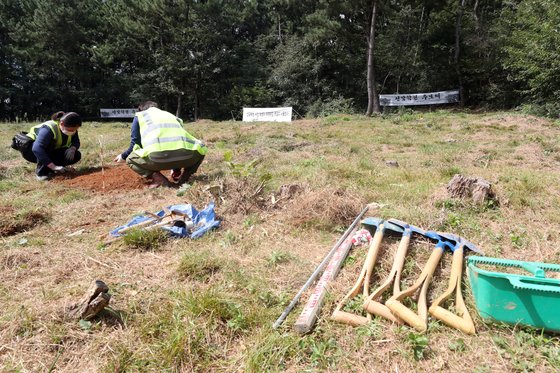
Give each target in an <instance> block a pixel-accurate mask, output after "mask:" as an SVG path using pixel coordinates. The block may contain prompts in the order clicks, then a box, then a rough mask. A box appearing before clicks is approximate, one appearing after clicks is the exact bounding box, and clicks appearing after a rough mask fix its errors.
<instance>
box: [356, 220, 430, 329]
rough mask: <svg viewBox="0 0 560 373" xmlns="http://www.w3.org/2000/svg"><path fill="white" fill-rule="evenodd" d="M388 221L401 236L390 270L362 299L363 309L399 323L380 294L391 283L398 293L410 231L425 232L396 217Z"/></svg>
mask: <svg viewBox="0 0 560 373" xmlns="http://www.w3.org/2000/svg"><path fill="white" fill-rule="evenodd" d="M389 222H390V223H391V224H392V225H393V226H396V227H398V228H399V229H400V232H402V238H401V241H400V243H399V247H398V248H397V251H396V253H395V258H394V259H393V266H392V268H391V272H390V273H389V275H388V276H387V278H386V279H385V281H384V282H383V283H382V284H381V285H380V286H379V287H378V288H377V289H375V290H374V291H373V292H372V293H371V295H370V296H369V297H367V298H366V300H365V301H364V309H365V310H366V311H367V312H369V313H371V314H374V315H377V316H381V317H384V318H386V319H387V320H390V321H393V322H395V323H399V324H400V323H402V320H400V319H399V318H397V317H396V316H395V315H393V314H392V313H391V310H390V309H389V308H388V307H387V306H386V305H384V304H383V303H381V302H380V301H379V300H380V297H381V295H382V294H383V293H384V292H385V291H387V290H388V289H389V287H390V286H391V284H393V294H398V293H400V282H401V274H402V268H403V265H404V260H405V257H406V253H407V252H408V246H409V244H410V239H411V236H412V233H413V232H414V233H418V234H421V235H424V234H425V233H426V232H425V231H424V230H423V229H420V228H418V227H414V226H411V225H409V224H407V223H405V222H402V221H400V220H397V219H389Z"/></svg>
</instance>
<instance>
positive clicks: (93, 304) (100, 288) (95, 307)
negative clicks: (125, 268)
mask: <svg viewBox="0 0 560 373" xmlns="http://www.w3.org/2000/svg"><path fill="white" fill-rule="evenodd" d="M108 291H109V287H108V286H107V285H106V284H105V283H104V282H103V281H101V280H96V281H94V283H93V284H92V285H91V287H90V288H89V290H88V291H87V293H86V294H84V296H83V297H82V299H81V300H80V301H79V302H78V303H76V304H74V305H72V306H70V307H69V309H68V316H70V317H71V318H73V319H78V320H90V319H92V318H93V317H95V315H97V314H98V313H99V312H101V310H103V309H104V308H105V307H106V306H108V305H109V301H110V300H111V295H110V294H109V293H108Z"/></svg>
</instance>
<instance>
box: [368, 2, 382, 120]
mask: <svg viewBox="0 0 560 373" xmlns="http://www.w3.org/2000/svg"><path fill="white" fill-rule="evenodd" d="M376 13H377V0H372V11H371V22H370V25H369V36H368V38H367V42H368V52H367V91H368V107H367V111H366V115H368V116H369V115H372V114H373V113H374V112H375V113H379V112H380V111H381V109H380V107H379V97H378V96H377V90H376V88H375V68H374V66H373V48H374V45H375V15H376Z"/></svg>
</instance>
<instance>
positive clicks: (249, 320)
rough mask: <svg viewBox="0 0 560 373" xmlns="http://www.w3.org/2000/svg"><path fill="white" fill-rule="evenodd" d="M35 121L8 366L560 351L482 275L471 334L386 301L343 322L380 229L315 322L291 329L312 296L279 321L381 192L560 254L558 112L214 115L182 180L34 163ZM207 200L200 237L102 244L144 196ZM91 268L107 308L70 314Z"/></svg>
mask: <svg viewBox="0 0 560 373" xmlns="http://www.w3.org/2000/svg"><path fill="white" fill-rule="evenodd" d="M30 126H31V124H29V123H28V124H21V123H20V124H14V123H8V124H2V125H0V134H1V137H2V139H4V141H3V143H4V146H2V147H1V148H0V211H2V215H3V220H2V222H1V223H0V228H1V232H2V236H1V241H2V246H1V247H0V273H1V274H2V276H1V277H2V281H1V282H0V305H1V312H0V371H2V372H50V371H57V372H138V371H142V372H161V371H165V372H182V371H185V372H189V371H197V372H207V371H227V372H237V371H239V372H245V371H247V372H262V371H273V372H274V371H288V372H312V371H358V372H374V371H375V372H389V371H391V372H413V371H427V372H433V371H443V372H447V371H448V372H456V371H469V372H504V371H519V372H524V371H536V372H551V371H559V370H560V352H559V351H560V339H559V338H558V337H557V336H554V335H551V334H547V333H543V332H541V331H539V330H532V329H528V328H522V327H513V326H506V325H496V324H489V323H486V322H484V321H483V320H482V319H481V318H480V317H479V315H478V314H477V312H476V309H475V308H474V301H473V299H472V295H471V293H470V289H469V288H468V281H467V278H466V276H464V278H463V280H464V283H463V286H464V288H466V289H465V291H464V296H465V298H466V302H467V306H468V307H469V309H470V312H471V315H472V316H473V318H474V321H475V325H476V328H477V334H476V335H474V336H467V335H464V334H462V333H461V332H459V331H457V330H454V329H451V328H449V327H447V326H445V325H443V324H442V323H440V322H438V321H435V320H433V319H430V322H429V327H428V331H427V333H425V334H419V333H416V332H414V331H413V329H411V328H408V327H405V326H396V325H392V324H391V323H389V322H386V321H385V320H383V319H377V318H374V320H373V321H372V323H371V325H368V326H367V327H359V328H351V327H348V326H346V325H343V324H338V323H335V322H333V321H331V320H330V319H329V316H330V314H331V313H332V311H333V309H334V307H335V305H336V304H337V302H338V301H339V300H340V299H341V298H342V297H343V296H344V294H345V293H346V292H348V290H349V289H350V288H351V286H352V284H353V282H354V281H355V279H356V277H357V275H358V273H359V271H360V268H361V265H362V263H363V258H364V256H365V251H366V248H364V247H361V248H356V249H353V251H352V252H351V254H350V257H349V258H348V259H347V261H346V263H345V266H344V268H343V269H342V271H341V273H340V275H339V277H338V278H337V281H336V282H335V283H334V285H333V288H332V291H331V292H330V293H329V295H328V296H327V300H326V304H325V306H324V308H323V312H322V313H321V315H320V318H319V320H318V322H317V324H316V327H315V329H314V330H313V332H312V333H310V334H308V335H305V336H299V335H297V334H296V333H294V332H293V331H292V325H293V323H294V321H295V319H296V318H297V316H298V315H299V312H300V311H301V305H300V306H299V307H297V308H296V309H295V310H294V311H293V312H292V313H291V314H290V316H289V317H288V319H287V320H286V322H285V323H284V325H283V327H282V328H280V329H278V330H273V329H272V323H273V322H274V321H275V320H276V318H277V317H278V316H279V315H280V313H281V312H282V311H283V309H284V307H285V306H286V305H287V304H288V303H289V302H290V301H291V299H292V297H293V296H294V295H295V294H296V292H297V291H298V290H299V289H300V287H301V286H302V285H303V284H304V283H305V281H306V280H307V278H308V277H309V275H310V274H311V273H312V272H313V270H314V269H315V267H316V266H317V264H318V263H319V262H320V261H321V260H322V258H323V256H324V255H325V254H326V253H327V252H328V251H329V250H330V249H331V248H332V246H333V245H334V243H335V242H336V241H337V239H338V238H339V237H340V235H341V233H342V232H343V231H344V230H345V229H346V227H347V226H348V225H349V224H350V222H352V220H353V219H354V217H355V216H356V215H357V214H358V213H359V211H360V210H361V209H362V208H363V206H365V205H366V204H367V203H377V204H379V205H380V206H381V207H380V208H379V209H378V210H377V211H374V212H373V214H370V215H375V216H380V217H383V218H390V217H392V218H398V219H400V220H404V221H407V222H409V223H410V224H414V225H417V226H420V227H422V228H425V229H433V230H441V231H448V232H451V233H456V234H459V235H461V236H463V237H465V238H467V239H468V240H470V241H471V242H473V243H475V244H476V245H477V246H479V247H480V248H482V249H484V251H485V252H486V255H488V256H494V257H501V258H509V259H521V260H530V261H544V262H550V263H559V262H560V251H559V250H558V246H559V245H560V233H559V232H560V189H559V185H560V143H559V138H560V122H558V121H556V122H553V121H548V120H545V119H541V118H535V117H530V116H526V115H522V114H518V113H504V112H500V113H483V114H476V113H452V112H449V111H436V112H430V113H409V112H405V113H403V114H394V115H388V116H383V117H377V118H366V117H362V116H347V115H338V116H331V117H327V118H323V119H317V120H301V121H296V122H293V123H291V124H286V123H281V124H280V123H259V124H248V123H240V122H209V121H199V122H197V123H189V124H187V128H188V130H189V131H190V132H191V133H193V134H194V135H196V136H197V137H199V138H201V139H204V141H205V142H206V143H207V144H208V146H209V152H208V155H207V157H206V159H205V161H204V163H203V164H202V166H201V168H200V169H199V173H198V174H197V175H196V177H195V178H194V179H193V180H192V184H191V186H190V188H188V189H181V190H180V191H179V190H177V189H172V188H163V189H157V190H148V189H138V190H120V189H119V188H117V187H112V188H110V189H109V190H101V191H99V190H98V191H92V190H89V189H81V188H77V187H70V186H68V185H66V184H65V183H64V182H47V183H44V182H39V181H36V180H35V177H34V172H33V171H34V167H33V165H31V164H28V163H26V162H25V161H24V160H23V159H21V157H20V156H19V153H17V152H16V151H14V150H12V149H10V148H9V141H10V139H11V137H12V136H13V135H14V134H15V133H16V132H17V131H19V130H26V129H27V128H29V127H30ZM80 138H81V140H82V149H81V150H82V152H83V157H82V161H81V162H80V164H79V165H78V167H77V169H78V172H86V171H88V170H99V169H100V168H101V167H103V168H106V167H114V166H113V165H111V160H112V158H113V157H114V156H115V155H116V154H118V153H119V152H121V151H122V150H124V149H125V148H126V147H127V145H128V141H129V126H128V125H127V124H123V123H85V124H84V126H83V128H82V129H80ZM389 161H396V162H397V163H398V165H399V167H391V164H394V162H389ZM388 162H389V163H388ZM458 173H459V174H462V175H464V176H468V177H479V178H484V179H486V180H488V181H489V182H491V183H492V186H493V189H494V190H495V192H496V194H497V197H498V203H488V204H485V205H483V206H474V205H473V204H472V203H470V202H468V201H461V200H455V199H450V198H449V196H448V195H447V192H446V188H445V187H446V185H447V183H448V182H449V180H450V179H451V178H452V177H453V175H455V174H458ZM211 200H214V201H215V202H216V212H217V214H218V218H219V219H220V220H221V221H222V226H221V227H220V228H219V229H217V230H215V231H213V232H212V233H210V234H207V235H205V236H203V237H202V238H200V239H198V240H187V239H184V240H167V241H165V240H164V241H163V242H160V241H158V242H152V243H159V245H154V246H153V247H151V248H150V249H148V250H147V249H145V248H143V247H142V246H141V245H140V246H138V245H135V244H134V242H133V240H128V241H127V242H124V241H121V242H118V243H115V244H112V245H102V244H101V241H102V239H101V237H102V236H103V235H105V234H107V233H108V232H109V231H110V230H111V229H113V228H115V227H117V226H119V225H122V224H124V223H126V222H127V221H128V220H130V219H131V218H132V217H133V216H134V215H135V214H138V213H141V212H143V211H154V212H155V211H158V210H161V209H162V207H164V206H168V205H172V204H177V203H192V204H193V205H194V206H195V207H197V208H202V207H204V206H205V205H206V204H207V203H208V202H210V201H211ZM159 237H160V238H161V236H159ZM397 244H398V238H392V237H388V238H387V239H386V240H385V241H384V246H383V247H384V250H385V251H384V252H385V254H383V255H382V257H381V258H380V263H379V265H378V266H377V267H376V273H375V276H374V278H373V283H372V287H376V284H378V283H379V281H380V279H383V278H384V276H385V275H386V274H387V273H388V271H389V268H390V266H391V262H392V259H391V256H390V255H389V254H388V252H390V251H392V250H394V249H395V248H396V246H397ZM409 253H410V254H409V257H408V259H407V262H406V263H405V278H404V279H403V284H402V287H405V285H407V286H409V285H411V284H412V283H413V282H414V280H415V278H416V277H417V276H418V274H419V273H420V271H421V269H422V267H423V266H424V264H425V262H426V260H427V258H428V256H429V253H430V245H429V244H428V243H427V242H424V241H420V240H417V241H415V242H413V244H412V245H411V249H410V251H409ZM450 259H451V255H450V254H449V253H447V254H446V255H445V256H444V259H443V260H442V263H441V265H440V266H439V267H438V271H437V272H436V276H435V278H434V282H433V285H432V286H431V287H430V291H429V298H430V299H433V298H435V297H437V296H438V295H439V294H441V292H442V291H443V290H444V289H445V288H446V287H447V280H448V276H449V267H450V263H451V260H450ZM95 279H101V280H103V281H104V282H105V283H106V284H107V285H108V286H109V289H110V293H111V295H112V299H111V305H110V307H111V309H110V310H108V311H106V312H104V313H103V314H102V315H101V316H100V317H98V318H96V319H94V320H92V322H91V323H86V322H77V321H75V320H70V319H69V318H68V317H66V316H65V313H64V310H65V308H66V307H67V306H68V305H70V304H72V303H74V302H76V301H78V300H79V298H80V297H81V296H82V295H83V294H84V292H85V291H86V290H87V288H88V287H89V285H90V284H91V282H92V281H93V280H95ZM307 295H308V294H307ZM307 295H305V296H304V297H303V300H307ZM359 304H360V302H359V300H355V302H354V303H353V304H351V305H350V308H352V307H353V308H352V309H355V310H357V309H359V307H358V306H356V305H359Z"/></svg>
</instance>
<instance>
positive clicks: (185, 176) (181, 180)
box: [177, 170, 192, 185]
mask: <svg viewBox="0 0 560 373" xmlns="http://www.w3.org/2000/svg"><path fill="white" fill-rule="evenodd" d="M191 176H192V174H191V173H190V172H187V170H185V171H183V173H182V174H181V177H180V178H179V180H177V184H179V185H183V184H185V183H188V182H189V179H190V178H191Z"/></svg>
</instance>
